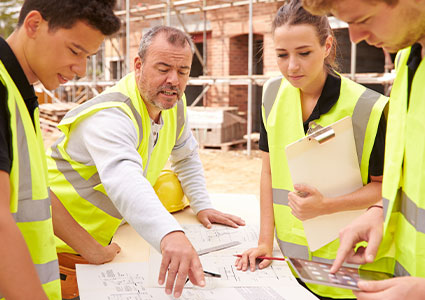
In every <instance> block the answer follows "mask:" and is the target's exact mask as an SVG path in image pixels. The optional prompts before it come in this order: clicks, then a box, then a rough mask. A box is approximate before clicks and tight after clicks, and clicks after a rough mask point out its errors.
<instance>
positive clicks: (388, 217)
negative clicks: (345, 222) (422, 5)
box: [382, 47, 425, 277]
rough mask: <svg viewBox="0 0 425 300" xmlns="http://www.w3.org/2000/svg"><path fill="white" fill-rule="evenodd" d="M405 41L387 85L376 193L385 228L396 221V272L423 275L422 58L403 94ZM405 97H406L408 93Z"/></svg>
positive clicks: (424, 75)
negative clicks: (382, 152) (382, 161)
mask: <svg viewBox="0 0 425 300" xmlns="http://www.w3.org/2000/svg"><path fill="white" fill-rule="evenodd" d="M410 52H411V47H409V48H406V49H404V50H401V51H400V52H399V53H398V55H397V59H396V60H397V70H396V78H395V80H394V84H393V88H392V91H391V101H390V108H389V116H388V118H389V122H388V128H387V137H386V140H387V143H386V149H385V166H384V180H383V184H382V197H383V198H384V205H385V226H384V228H385V231H388V227H390V226H389V225H390V224H391V223H394V220H395V221H396V222H397V223H396V225H397V226H396V227H395V228H396V231H395V234H394V237H395V243H396V260H397V265H396V269H395V272H396V273H395V274H396V276H406V275H411V276H417V277H425V185H424V182H425V139H424V128H425V120H424V117H423V116H424V114H425V103H424V98H425V60H424V59H422V61H421V63H420V64H419V67H418V69H417V70H416V73H415V75H414V76H413V80H412V83H411V84H412V85H411V89H410V95H409V94H408V90H409V86H408V76H409V69H408V66H407V62H408V58H409V56H410ZM408 97H410V98H408Z"/></svg>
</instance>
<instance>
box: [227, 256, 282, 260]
mask: <svg viewBox="0 0 425 300" xmlns="http://www.w3.org/2000/svg"><path fill="white" fill-rule="evenodd" d="M233 256H236V257H242V254H235V255H233ZM257 259H268V260H281V261H285V258H284V257H271V256H258V257H257Z"/></svg>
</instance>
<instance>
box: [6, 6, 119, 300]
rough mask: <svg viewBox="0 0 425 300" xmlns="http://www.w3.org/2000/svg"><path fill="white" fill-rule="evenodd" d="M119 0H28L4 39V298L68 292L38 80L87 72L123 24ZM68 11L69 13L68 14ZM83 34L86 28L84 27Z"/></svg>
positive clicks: (55, 82) (50, 84) (52, 84)
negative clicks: (50, 186)
mask: <svg viewBox="0 0 425 300" xmlns="http://www.w3.org/2000/svg"><path fill="white" fill-rule="evenodd" d="M114 4H115V1H108V2H105V1H93V0H91V1H87V0H84V1H83V0H80V1H78V0H27V1H25V2H24V4H23V6H22V9H21V12H20V15H19V20H18V24H17V28H16V30H15V31H14V32H13V33H12V34H11V35H10V36H9V37H8V38H7V40H6V41H5V40H4V39H2V38H0V228H1V230H0V240H1V241H2V242H1V247H0V298H1V299H4V298H6V299H61V295H60V283H59V269H58V261H57V255H56V248H55V243H54V232H53V226H52V218H51V213H50V211H51V203H50V198H49V190H48V181H47V167H46V161H45V156H44V146H43V142H42V137H41V131H40V126H39V118H38V102H37V97H36V95H35V92H34V89H33V86H32V84H34V83H36V82H37V81H40V82H41V83H42V84H43V85H44V86H45V87H46V88H47V89H50V90H52V89H55V88H57V87H58V86H59V84H61V83H65V82H66V81H67V80H70V79H72V78H73V77H74V76H75V75H78V76H84V74H85V66H86V60H87V56H89V55H91V54H94V53H96V51H97V49H98V48H99V46H100V44H101V42H102V40H103V38H104V36H105V35H108V34H111V33H113V32H115V31H117V30H118V28H119V19H118V18H117V17H115V16H114V14H113V7H114ZM65 16H66V17H65ZM82 33H84V34H82Z"/></svg>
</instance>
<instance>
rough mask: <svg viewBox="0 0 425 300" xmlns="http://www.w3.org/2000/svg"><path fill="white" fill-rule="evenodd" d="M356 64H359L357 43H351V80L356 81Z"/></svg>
mask: <svg viewBox="0 0 425 300" xmlns="http://www.w3.org/2000/svg"><path fill="white" fill-rule="evenodd" d="M356 64H357V45H356V43H353V42H351V69H350V72H351V74H350V77H351V80H353V81H355V80H356Z"/></svg>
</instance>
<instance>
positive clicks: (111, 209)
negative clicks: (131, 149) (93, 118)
mask: <svg viewBox="0 0 425 300" xmlns="http://www.w3.org/2000/svg"><path fill="white" fill-rule="evenodd" d="M112 99H113V101H114V102H123V103H125V104H126V105H128V106H129V107H130V109H131V111H132V112H133V114H134V116H135V118H136V120H137V123H138V125H139V136H140V139H139V143H138V147H140V144H141V142H142V138H143V124H142V121H141V118H140V114H138V113H137V110H136V108H135V107H134V105H133V103H132V102H131V99H130V98H128V97H127V96H125V95H123V94H121V93H107V94H101V95H99V96H98V97H96V98H95V99H93V100H90V101H89V102H86V103H84V104H82V105H80V106H78V107H76V108H75V109H73V110H71V111H70V112H69V113H68V114H67V115H66V118H73V117H75V116H77V115H78V114H79V113H81V112H82V111H84V110H85V109H87V108H88V107H90V106H93V105H96V104H99V103H104V102H111V101H112ZM179 113H180V115H179ZM177 115H178V126H177V132H176V140H177V139H178V137H179V134H180V131H181V130H182V128H183V126H184V124H185V117H184V106H183V104H182V102H181V101H179V102H178V104H177ZM64 139H65V136H61V137H60V138H59V139H58V140H57V141H56V142H55V143H54V144H53V146H52V154H51V156H52V157H53V158H54V159H55V162H56V167H57V169H58V170H59V171H60V172H61V173H62V174H63V175H64V176H65V178H66V179H67V180H68V181H69V182H70V183H71V184H72V186H73V187H74V189H75V191H76V192H77V193H78V195H80V197H81V198H83V199H86V200H87V201H89V202H90V203H91V204H93V205H94V206H96V207H97V208H99V209H101V210H102V211H104V212H105V213H107V214H108V215H110V216H112V217H114V218H117V219H122V216H121V214H120V213H119V211H118V210H117V209H116V207H115V205H114V204H113V202H112V201H111V199H109V197H108V196H107V195H105V194H104V193H102V192H100V191H97V190H94V189H93V186H96V185H98V184H100V183H101V180H100V178H99V173H95V174H94V175H93V176H91V177H90V178H89V179H87V180H86V179H84V178H83V177H81V175H80V174H79V173H78V172H77V171H75V170H74V168H73V167H72V166H71V164H70V163H69V162H68V161H67V160H66V159H65V158H64V157H63V156H62V154H61V153H60V151H59V149H58V145H59V144H60V143H62V142H63V140H64Z"/></svg>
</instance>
